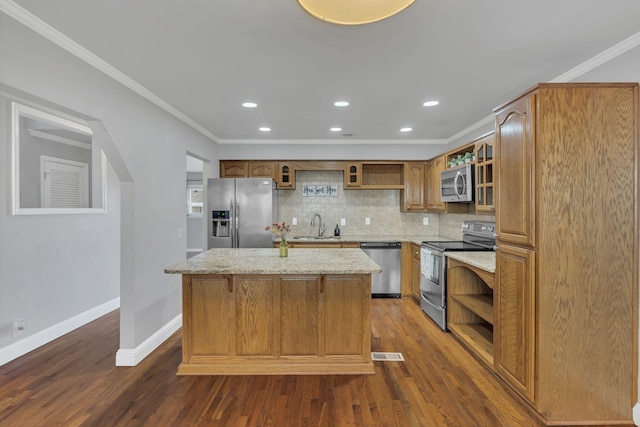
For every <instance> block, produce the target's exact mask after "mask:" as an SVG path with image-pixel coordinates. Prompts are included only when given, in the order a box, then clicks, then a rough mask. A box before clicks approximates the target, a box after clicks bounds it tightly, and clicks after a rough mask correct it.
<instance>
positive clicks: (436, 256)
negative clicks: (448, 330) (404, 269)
mask: <svg viewBox="0 0 640 427" xmlns="http://www.w3.org/2000/svg"><path fill="white" fill-rule="evenodd" d="M420 294H421V297H422V298H425V299H427V300H428V301H429V302H430V303H431V304H433V305H435V306H437V307H444V306H445V283H444V253H443V252H441V251H437V250H434V249H431V248H428V247H425V246H422V247H421V248H420Z"/></svg>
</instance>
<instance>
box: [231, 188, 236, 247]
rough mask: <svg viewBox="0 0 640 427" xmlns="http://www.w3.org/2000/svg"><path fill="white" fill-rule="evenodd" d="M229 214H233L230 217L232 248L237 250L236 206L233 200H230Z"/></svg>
mask: <svg viewBox="0 0 640 427" xmlns="http://www.w3.org/2000/svg"><path fill="white" fill-rule="evenodd" d="M229 212H231V214H230V215H229V216H230V217H231V224H230V226H231V233H229V234H231V247H232V248H235V247H236V214H235V205H234V203H233V199H231V200H229Z"/></svg>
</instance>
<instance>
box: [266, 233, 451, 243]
mask: <svg viewBox="0 0 640 427" xmlns="http://www.w3.org/2000/svg"><path fill="white" fill-rule="evenodd" d="M425 240H431V241H443V240H454V239H449V238H447V237H442V236H438V235H433V234H424V235H415V234H410V235H406V234H385V235H373V236H372V235H351V236H344V235H343V236H338V237H334V236H323V237H321V238H318V237H316V236H289V237H287V241H289V242H304V243H306V242H348V243H351V242H411V243H415V244H416V245H419V244H420V243H422V242H423V241H425ZM275 241H276V242H279V241H280V239H276V240H275Z"/></svg>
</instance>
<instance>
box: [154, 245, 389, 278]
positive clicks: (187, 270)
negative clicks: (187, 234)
mask: <svg viewBox="0 0 640 427" xmlns="http://www.w3.org/2000/svg"><path fill="white" fill-rule="evenodd" d="M381 271H382V269H381V268H380V266H379V265H378V264H376V263H375V262H373V260H371V258H369V256H367V254H365V253H364V252H363V251H362V250H361V249H348V248H336V249H332V248H321V249H317V248H316V249H314V248H308V249H307V248H291V249H289V256H288V257H284V258H281V257H280V256H279V251H278V249H277V248H274V249H271V248H260V249H252V248H239V249H210V250H208V251H206V252H203V253H201V254H199V255H196V256H194V257H192V258H189V259H187V260H186V261H184V262H181V263H178V264H175V265H172V266H170V267H167V268H165V270H164V272H165V273H168V274H280V275H283V274H288V275H291V274H370V273H380V272H381Z"/></svg>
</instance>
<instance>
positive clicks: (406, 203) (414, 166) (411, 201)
mask: <svg viewBox="0 0 640 427" xmlns="http://www.w3.org/2000/svg"><path fill="white" fill-rule="evenodd" d="M425 183H426V180H425V163H424V162H408V163H406V164H405V165H404V190H403V191H402V193H401V196H402V197H401V200H400V209H401V210H402V211H403V212H424V211H425V210H426V208H427V206H426V203H425V193H426V191H425V188H424V187H425Z"/></svg>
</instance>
